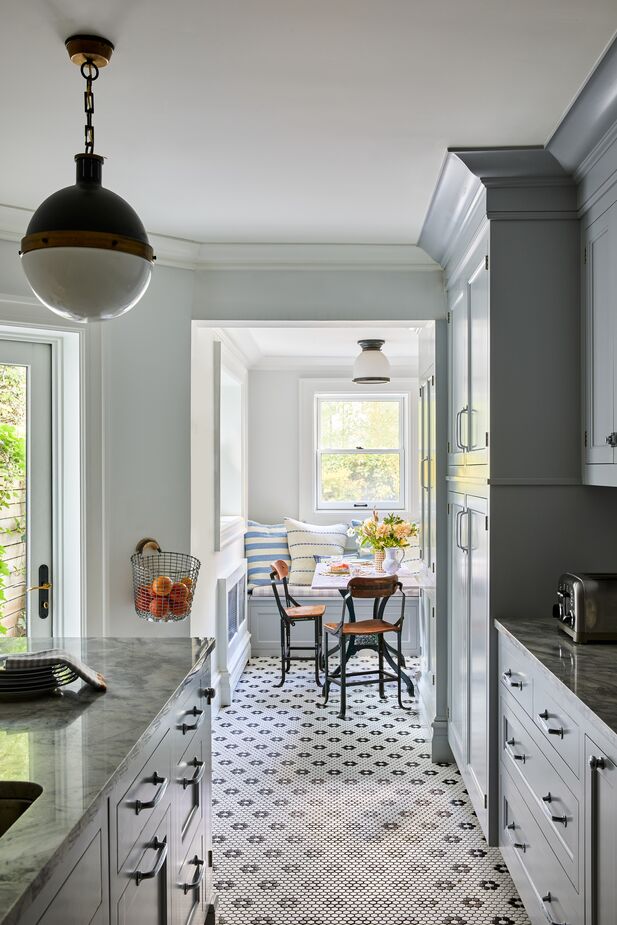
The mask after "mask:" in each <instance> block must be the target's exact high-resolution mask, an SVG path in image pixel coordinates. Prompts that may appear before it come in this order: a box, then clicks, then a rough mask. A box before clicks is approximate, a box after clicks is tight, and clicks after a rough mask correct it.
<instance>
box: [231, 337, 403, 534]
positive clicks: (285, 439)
mask: <svg viewBox="0 0 617 925" xmlns="http://www.w3.org/2000/svg"><path fill="white" fill-rule="evenodd" d="M324 336H327V334H326V332H324ZM301 379H340V381H341V383H343V384H346V383H349V382H350V379H351V366H350V367H349V369H341V368H340V367H337V368H335V369H331V368H329V367H323V366H321V367H318V368H315V367H313V368H310V367H309V368H306V367H301V366H298V368H297V369H295V370H291V371H289V370H273V369H265V370H259V369H251V370H249V424H248V460H249V466H248V511H249V517H250V518H251V519H252V520H258V521H260V522H261V523H280V521H281V520H282V519H283V517H298V516H301V514H302V512H301V511H300V497H299V452H298V449H299V439H300V432H299V414H298V410H299V408H298V406H299V389H300V380H301ZM413 381H414V383H416V382H417V380H413ZM416 393H417V389H416V390H415V392H414V391H412V394H411V397H410V403H411V404H410V410H411V417H412V424H411V436H412V441H413V443H415V434H416V428H417V412H416V407H417V406H416V401H415V394H416ZM415 458H416V454H415V453H414V450H413V446H412V448H411V453H410V460H411V461H412V465H413V464H414V463H413V461H414V460H415ZM416 508H417V506H416ZM410 514H415V515H416V516H417V509H416V511H411V512H410ZM351 516H352V514H351V512H349V514H348V516H345V517H343V518H342V519H343V520H347V519H351ZM321 519H325V520H326V521H335V520H340V519H341V517H340V516H337V515H336V514H332V515H331V516H326V515H323V517H321Z"/></svg>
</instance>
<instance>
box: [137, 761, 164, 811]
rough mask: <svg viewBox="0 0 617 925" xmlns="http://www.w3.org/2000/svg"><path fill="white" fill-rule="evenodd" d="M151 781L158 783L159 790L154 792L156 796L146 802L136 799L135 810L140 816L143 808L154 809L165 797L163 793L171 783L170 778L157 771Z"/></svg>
mask: <svg viewBox="0 0 617 925" xmlns="http://www.w3.org/2000/svg"><path fill="white" fill-rule="evenodd" d="M149 783H151V784H155V785H158V790H157V791H156V793H155V794H154V797H153V798H152V799H151V800H147V801H146V802H143V800H135V812H136V814H137V815H138V816H139V814H140V812H141V811H142V809H154V807H155V806H158V805H159V803H160V802H161V800H162V799H163V795H164V793H165V791H166V790H167V785H168V784H169V778H167V777H160V776H159V775H158V774H157V773H156V771H155V772H154V774H153V775H152V777H151V779H150V781H149Z"/></svg>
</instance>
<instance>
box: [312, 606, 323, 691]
mask: <svg viewBox="0 0 617 925" xmlns="http://www.w3.org/2000/svg"><path fill="white" fill-rule="evenodd" d="M314 623H315V684H316V685H317V687H320V686H321V681H320V678H319V666H320V664H321V617H316V618H315V620H314Z"/></svg>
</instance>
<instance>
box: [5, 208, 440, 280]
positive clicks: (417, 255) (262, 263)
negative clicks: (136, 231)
mask: <svg viewBox="0 0 617 925" xmlns="http://www.w3.org/2000/svg"><path fill="white" fill-rule="evenodd" d="M31 216H32V212H31V211H30V210H29V209H20V208H17V207H15V206H7V205H2V204H0V240H4V241H15V242H19V241H20V240H21V238H22V237H23V235H24V234H25V232H26V227H27V225H28V222H29V221H30V218H31ZM149 238H150V243H151V244H152V246H153V248H154V252H155V254H156V260H157V264H159V265H162V266H166V267H177V268H179V269H183V270H373V271H375V270H378V271H399V272H400V271H403V272H422V271H429V272H430V271H439V270H440V269H441V268H440V267H439V265H438V264H436V263H435V261H434V260H432V259H431V257H429V256H428V254H427V253H426V252H425V251H423V250H422V249H421V248H420V247H418V246H417V245H414V244H327V243H326V244H275V243H273V244H248V243H247V244H241V243H226V244H225V243H221V244H214V243H213V244H208V243H200V242H198V241H188V240H185V239H183V238H173V237H169V236H168V235H160V234H151V233H149Z"/></svg>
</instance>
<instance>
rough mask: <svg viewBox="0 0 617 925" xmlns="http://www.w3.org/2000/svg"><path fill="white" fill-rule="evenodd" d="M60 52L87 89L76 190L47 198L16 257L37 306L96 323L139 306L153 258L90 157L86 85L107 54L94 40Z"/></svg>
mask: <svg viewBox="0 0 617 925" xmlns="http://www.w3.org/2000/svg"><path fill="white" fill-rule="evenodd" d="M65 44H66V48H67V51H68V53H69V57H70V59H71V61H72V62H73V63H74V64H76V65H78V66H79V68H80V70H81V74H82V76H83V78H84V79H85V81H86V89H85V92H84V110H85V113H86V124H85V139H84V152H83V153H82V154H76V155H75V163H76V168H77V169H76V179H75V185H74V186H67V187H65V188H64V189H61V190H58V191H57V192H55V193H52V195H51V196H49V197H48V198H47V199H45V201H44V202H43V203H41V205H40V206H39V207H38V209H37V210H36V212H35V213H34V215H33V216H32V218H31V220H30V224H29V225H28V228H27V231H26V235H25V237H24V238H22V241H21V250H20V256H21V259H22V266H23V269H24V272H25V274H26V278H27V279H28V282H29V283H30V286H31V287H32V290H33V291H34V294H35V295H36V296H37V298H38V299H40V301H41V302H42V303H43V304H44V305H46V306H47V307H48V308H50V309H51V310H52V311H54V312H56V313H57V314H58V315H62V317H64V318H70V319H71V320H73V321H100V320H106V319H109V318H115V317H117V316H118V315H122V314H124V312H127V311H128V310H129V309H130V308H132V307H133V306H134V305H135V304H136V303H137V302H138V301H139V300H140V299H141V297H142V296H143V294H144V292H145V291H146V289H147V288H148V284H149V282H150V277H151V275H152V263H153V261H154V259H155V258H154V253H153V251H152V247H151V246H150V242H149V240H148V235H147V234H146V230H145V228H144V226H143V224H142V222H141V219H140V218H139V216H138V215H137V213H136V212H135V210H134V209H133V208H132V207H131V206H130V205H129V204H128V202H126V201H125V200H124V199H122V197H121V196H118V195H117V194H116V193H112V192H111V190H108V189H105V187H104V186H103V185H102V172H103V160H104V159H103V158H102V157H101V156H100V155H99V154H95V153H94V126H93V123H92V116H93V114H94V92H93V89H92V84H93V81H95V80H96V79H97V78H98V76H99V69H100V68H102V67H105V66H106V65H107V64H109V60H110V58H111V55H112V53H113V50H114V46H113V45H112V43H111V42H110V41H108V40H107V39H104V38H101V37H99V36H94V35H73V36H71V37H70V38H68V39H67V40H66V43H65Z"/></svg>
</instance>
